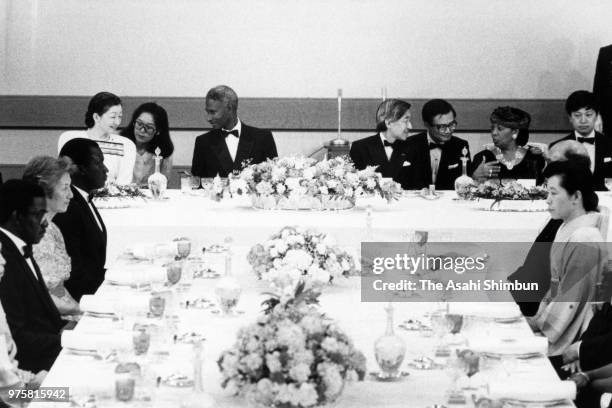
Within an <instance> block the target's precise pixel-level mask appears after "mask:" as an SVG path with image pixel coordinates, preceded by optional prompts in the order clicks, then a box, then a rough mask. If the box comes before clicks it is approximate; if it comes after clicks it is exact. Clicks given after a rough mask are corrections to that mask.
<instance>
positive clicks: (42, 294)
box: [0, 232, 61, 320]
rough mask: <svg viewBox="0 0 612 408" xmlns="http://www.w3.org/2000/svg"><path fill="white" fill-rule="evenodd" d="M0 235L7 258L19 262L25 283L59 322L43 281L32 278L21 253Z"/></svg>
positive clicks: (57, 313)
mask: <svg viewBox="0 0 612 408" xmlns="http://www.w3.org/2000/svg"><path fill="white" fill-rule="evenodd" d="M0 234H1V235H2V247H3V248H5V251H6V252H7V254H8V256H10V257H11V258H12V259H18V260H19V266H20V267H21V273H23V274H25V276H26V279H27V281H28V282H29V283H30V284H31V285H32V288H33V289H34V292H35V293H36V294H37V296H38V297H39V298H40V300H41V301H42V302H43V304H44V305H45V308H46V309H47V311H48V312H49V314H50V315H51V316H52V317H53V318H54V319H57V320H61V316H60V314H59V312H58V311H57V307H56V306H55V304H54V303H53V300H51V296H50V295H49V291H48V290H47V287H46V285H45V282H44V280H42V281H39V280H38V279H36V277H35V276H34V271H32V269H31V268H30V265H28V263H27V261H26V259H25V258H24V257H23V255H21V252H20V251H19V249H17V247H16V246H15V244H14V243H13V241H11V239H10V238H9V237H7V236H6V235H5V234H4V233H3V232H0ZM39 278H40V279H42V276H40V277H39Z"/></svg>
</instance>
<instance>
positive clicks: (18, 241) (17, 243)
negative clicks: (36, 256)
mask: <svg viewBox="0 0 612 408" xmlns="http://www.w3.org/2000/svg"><path fill="white" fill-rule="evenodd" d="M0 231H2V232H4V233H5V234H6V236H7V237H9V239H10V240H11V241H13V244H15V246H16V247H17V250H18V251H19V253H20V254H21V256H24V252H23V247H24V246H26V245H27V244H26V243H25V242H23V240H22V239H21V238H19V237H18V236H17V235H15V234H13V233H12V232H10V231H8V230H6V229H4V228H2V227H0ZM26 263H27V264H28V266H29V267H30V271H32V274H33V275H34V278H35V279H36V280H38V276H36V269H34V264H33V263H32V258H26Z"/></svg>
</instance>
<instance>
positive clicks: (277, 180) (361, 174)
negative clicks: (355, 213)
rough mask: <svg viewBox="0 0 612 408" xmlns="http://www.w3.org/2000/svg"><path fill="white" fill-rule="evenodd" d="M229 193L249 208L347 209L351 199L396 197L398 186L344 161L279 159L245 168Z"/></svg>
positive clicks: (369, 170) (389, 198)
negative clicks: (248, 201)
mask: <svg viewBox="0 0 612 408" xmlns="http://www.w3.org/2000/svg"><path fill="white" fill-rule="evenodd" d="M239 179H240V181H239V182H236V183H234V187H231V186H230V189H231V190H232V192H238V191H240V190H242V191H246V192H247V193H248V194H250V195H251V197H252V199H253V205H254V206H255V207H257V208H266V209H347V208H352V207H353V206H354V205H355V199H356V198H357V197H360V196H364V195H375V194H379V195H380V196H382V197H383V198H385V199H387V200H388V201H391V200H394V199H397V198H399V196H400V195H401V187H400V185H399V184H397V183H395V182H393V181H389V180H384V179H383V178H382V176H381V175H380V174H379V173H376V172H375V171H374V168H373V167H368V168H366V169H364V170H357V169H355V167H354V166H353V163H352V162H351V161H350V159H348V158H344V157H336V158H333V159H329V160H323V161H319V162H318V161H316V160H314V159H311V158H304V157H283V158H275V159H272V160H268V161H266V162H263V163H259V164H253V165H250V166H248V167H246V168H245V169H244V170H243V171H242V172H241V173H240V176H239Z"/></svg>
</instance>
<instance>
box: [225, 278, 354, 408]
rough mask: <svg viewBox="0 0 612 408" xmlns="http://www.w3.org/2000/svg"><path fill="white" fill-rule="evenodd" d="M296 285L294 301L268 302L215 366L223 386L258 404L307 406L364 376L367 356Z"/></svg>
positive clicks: (332, 396) (312, 297)
mask: <svg viewBox="0 0 612 408" xmlns="http://www.w3.org/2000/svg"><path fill="white" fill-rule="evenodd" d="M303 289H304V286H303V285H302V286H299V287H298V289H297V290H296V292H295V294H294V296H292V299H291V300H290V301H289V302H287V303H283V302H280V301H279V300H278V299H275V298H272V299H269V300H268V301H267V306H268V309H267V313H266V314H265V315H263V316H261V317H260V318H259V319H258V321H257V323H255V324H252V325H250V326H248V327H244V328H242V329H241V330H240V331H239V332H238V338H237V340H236V343H235V344H234V346H233V347H232V348H231V349H229V350H226V351H224V352H223V353H222V354H221V356H220V357H219V360H218V361H217V364H218V366H219V369H220V370H221V375H222V378H223V379H222V384H221V385H222V386H223V387H224V388H227V389H230V390H231V391H233V392H234V394H235V395H240V396H243V397H245V398H246V399H247V400H248V401H249V402H250V403H251V404H253V405H255V406H262V407H264V406H265V407H278V408H281V407H282V408H306V407H313V406H316V405H323V404H325V403H328V402H332V401H334V400H335V399H336V398H338V397H339V396H340V394H341V392H342V389H343V387H344V383H345V381H346V380H349V379H354V378H358V379H360V380H362V379H363V377H364V375H365V369H366V367H365V357H364V356H363V354H362V353H361V352H359V351H358V350H356V349H355V348H354V346H353V344H352V341H351V340H350V338H349V337H348V336H347V335H346V334H345V333H343V332H342V331H341V330H340V329H339V328H338V327H336V325H335V324H334V322H333V321H331V320H330V319H327V318H325V316H324V315H323V314H322V313H321V312H319V311H318V310H317V309H316V308H315V307H314V306H313V305H312V303H317V296H318V295H317V294H314V293H312V292H309V291H304V290H303Z"/></svg>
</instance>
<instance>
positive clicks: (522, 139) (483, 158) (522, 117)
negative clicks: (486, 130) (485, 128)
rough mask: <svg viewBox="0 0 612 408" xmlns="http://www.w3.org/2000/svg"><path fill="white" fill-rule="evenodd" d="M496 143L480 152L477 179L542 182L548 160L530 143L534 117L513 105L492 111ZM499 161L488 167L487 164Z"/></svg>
mask: <svg viewBox="0 0 612 408" xmlns="http://www.w3.org/2000/svg"><path fill="white" fill-rule="evenodd" d="M490 120H491V138H492V139H493V144H492V145H489V146H487V147H486V148H485V149H484V150H482V151H480V152H478V153H477V154H476V155H475V156H474V160H473V161H472V169H471V171H472V177H473V178H474V179H477V180H481V181H482V180H486V179H490V178H495V179H500V180H503V179H515V180H516V179H535V180H536V182H537V184H541V183H542V181H543V180H542V169H544V165H545V160H544V157H543V156H542V154H541V152H539V151H536V150H535V149H533V148H531V147H530V146H528V145H527V142H528V141H529V124H530V122H531V116H529V114H528V113H527V112H525V111H522V110H520V109H517V108H513V107H511V106H500V107H498V108H496V109H495V110H494V111H493V113H491V117H490ZM490 162H495V163H496V164H499V165H496V166H492V167H489V169H488V170H487V167H486V166H483V165H482V164H483V163H490Z"/></svg>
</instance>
